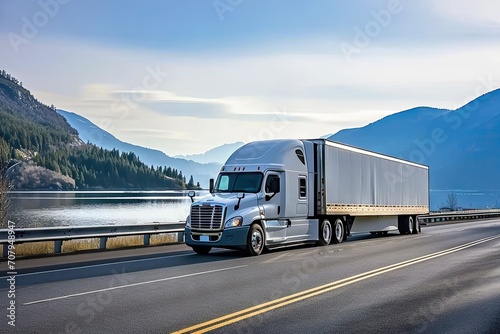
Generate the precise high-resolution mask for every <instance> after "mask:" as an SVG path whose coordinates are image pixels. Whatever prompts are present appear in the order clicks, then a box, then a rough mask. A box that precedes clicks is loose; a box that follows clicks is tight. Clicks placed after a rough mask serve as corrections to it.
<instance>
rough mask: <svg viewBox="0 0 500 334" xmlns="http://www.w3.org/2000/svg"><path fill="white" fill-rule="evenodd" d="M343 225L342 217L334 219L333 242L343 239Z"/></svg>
mask: <svg viewBox="0 0 500 334" xmlns="http://www.w3.org/2000/svg"><path fill="white" fill-rule="evenodd" d="M344 234H345V225H344V222H343V221H342V219H340V218H337V219H335V223H334V224H333V243H335V244H340V243H341V242H342V240H344Z"/></svg>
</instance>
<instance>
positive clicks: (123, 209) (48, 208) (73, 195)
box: [8, 190, 500, 227]
mask: <svg viewBox="0 0 500 334" xmlns="http://www.w3.org/2000/svg"><path fill="white" fill-rule="evenodd" d="M451 192H455V194H456V195H457V199H458V205H459V206H460V207H465V208H477V209H487V208H498V206H499V205H500V192H499V191H464V190H431V192H430V197H431V210H437V209H438V207H440V206H442V204H445V203H446V199H447V196H448V194H449V193H451ZM206 193H207V191H197V197H198V196H200V195H203V194H206ZM10 196H11V209H10V211H9V216H8V218H9V219H10V220H11V221H14V222H15V223H16V226H17V227H46V226H64V225H70V226H88V225H109V224H115V225H125V224H145V223H153V222H160V223H165V222H172V223H174V222H179V221H184V220H185V219H186V217H187V215H188V214H189V206H190V203H191V200H190V199H189V197H187V191H178V190H166V191H42V192H40V191H37V192H30V191H13V192H11V194H10Z"/></svg>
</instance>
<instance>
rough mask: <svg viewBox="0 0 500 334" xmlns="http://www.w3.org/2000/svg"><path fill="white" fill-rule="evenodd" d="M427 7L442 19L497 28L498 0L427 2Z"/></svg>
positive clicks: (499, 7)
mask: <svg viewBox="0 0 500 334" xmlns="http://www.w3.org/2000/svg"><path fill="white" fill-rule="evenodd" d="M428 4H429V6H431V8H433V9H434V10H435V11H436V12H437V13H439V14H440V15H442V16H443V17H447V18H449V19H453V20H458V21H460V22H463V23H468V24H469V25H472V26H481V27H497V28H498V27H499V26H500V15H499V13H500V2H499V1H498V0H476V1H469V0H439V1H428Z"/></svg>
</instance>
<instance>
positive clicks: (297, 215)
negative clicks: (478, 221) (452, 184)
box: [185, 139, 429, 255]
mask: <svg viewBox="0 0 500 334" xmlns="http://www.w3.org/2000/svg"><path fill="white" fill-rule="evenodd" d="M211 181H212V182H211V185H213V184H214V183H213V180H211ZM189 195H190V197H191V199H192V200H193V203H192V205H191V211H190V215H189V216H188V218H187V223H186V229H185V240H186V244H187V245H189V246H191V247H192V248H193V250H194V251H195V252H197V253H201V254H206V253H208V252H209V251H210V250H211V248H213V247H222V248H232V249H243V250H246V251H247V253H249V254H250V255H259V254H260V253H261V252H262V250H263V249H264V248H276V247H283V246H287V245H291V244H296V243H305V242H316V243H318V244H319V245H328V244H330V243H331V242H333V243H340V242H342V241H344V240H346V239H347V237H348V236H349V235H351V234H352V233H357V232H370V233H373V234H375V233H381V234H387V233H388V232H389V231H397V230H399V232H400V233H401V234H412V233H414V234H416V233H419V232H420V226H419V223H418V219H417V215H420V214H426V213H428V212H429V169H428V167H427V166H423V165H420V164H416V163H413V162H409V161H405V160H401V159H397V158H394V157H390V156H386V155H382V154H379V153H375V152H371V151H366V150H362V149H359V148H356V147H352V146H348V145H344V144H340V143H336V142H333V141H329V140H326V139H312V140H297V139H282V140H267V141H256V142H252V143H249V144H246V145H244V146H243V147H241V148H239V149H238V150H236V151H235V152H234V153H233V154H232V155H231V156H230V157H229V159H228V160H227V162H226V163H225V164H224V166H223V167H222V168H221V171H220V173H219V175H218V177H217V180H216V182H215V185H214V186H211V187H210V194H209V195H208V196H206V197H204V198H200V199H199V200H198V201H196V202H194V196H195V193H194V192H190V193H189Z"/></svg>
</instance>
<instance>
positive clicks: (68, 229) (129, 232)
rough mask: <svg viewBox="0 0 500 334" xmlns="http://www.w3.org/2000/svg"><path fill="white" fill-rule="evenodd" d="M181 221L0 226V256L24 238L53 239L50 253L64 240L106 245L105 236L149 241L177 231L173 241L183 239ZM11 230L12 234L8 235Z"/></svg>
mask: <svg viewBox="0 0 500 334" xmlns="http://www.w3.org/2000/svg"><path fill="white" fill-rule="evenodd" d="M184 226H185V223H151V224H141V225H98V226H62V227H33V228H14V229H13V230H12V229H0V244H2V245H3V252H2V257H7V254H8V247H9V244H11V243H14V244H21V243H26V242H39V241H54V253H61V252H62V244H63V241H65V240H72V239H91V238H99V239H100V241H99V248H100V249H106V243H107V241H108V238H112V237H123V236H133V235H144V245H146V246H147V245H149V244H150V238H151V235H153V234H160V233H177V241H178V242H184ZM12 231H14V236H15V237H14V238H13V237H12V236H11V237H10V238H9V234H10V235H12Z"/></svg>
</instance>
